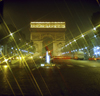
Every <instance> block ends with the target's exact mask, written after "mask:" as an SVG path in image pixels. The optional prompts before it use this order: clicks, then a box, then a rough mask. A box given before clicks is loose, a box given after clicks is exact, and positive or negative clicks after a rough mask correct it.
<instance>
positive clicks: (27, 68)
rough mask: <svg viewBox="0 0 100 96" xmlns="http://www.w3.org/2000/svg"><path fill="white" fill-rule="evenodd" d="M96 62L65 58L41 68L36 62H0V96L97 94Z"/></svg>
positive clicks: (98, 75) (99, 87)
mask: <svg viewBox="0 0 100 96" xmlns="http://www.w3.org/2000/svg"><path fill="white" fill-rule="evenodd" d="M76 62H77V63H76ZM86 62H88V64H86ZM89 62H91V66H89ZM35 64H36V65H35ZM93 64H94V65H95V66H94V65H93ZM99 64H100V63H98V62H94V61H81V60H78V61H76V60H66V62H63V63H57V64H56V66H53V67H41V66H40V64H39V62H38V61H37V62H35V63H33V62H32V61H31V62H30V61H28V62H27V64H24V66H21V67H20V64H19V63H18V62H17V63H15V64H11V65H10V66H9V67H8V66H5V65H1V66H0V67H1V68H0V85H1V86H0V95H2V96H4V95H17V96H18V95H25V96H29V95H33V96H39V95H44V96H100V82H99V81H100V66H99ZM92 65H93V66H92Z"/></svg>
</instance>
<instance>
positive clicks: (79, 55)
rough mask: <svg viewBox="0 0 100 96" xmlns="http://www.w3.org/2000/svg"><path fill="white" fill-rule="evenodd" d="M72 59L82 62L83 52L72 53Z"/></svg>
mask: <svg viewBox="0 0 100 96" xmlns="http://www.w3.org/2000/svg"><path fill="white" fill-rule="evenodd" d="M74 59H77V60H78V59H80V60H83V59H84V52H83V51H78V52H75V53H74Z"/></svg>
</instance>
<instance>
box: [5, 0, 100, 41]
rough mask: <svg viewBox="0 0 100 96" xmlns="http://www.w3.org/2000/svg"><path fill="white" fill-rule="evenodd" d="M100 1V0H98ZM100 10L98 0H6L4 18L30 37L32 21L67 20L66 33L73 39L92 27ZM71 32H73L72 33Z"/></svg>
mask: <svg viewBox="0 0 100 96" xmlns="http://www.w3.org/2000/svg"><path fill="white" fill-rule="evenodd" d="M98 1H99V0H98ZM98 10H100V7H99V4H98V3H97V0H4V19H5V21H6V23H7V24H12V25H13V26H14V27H16V28H17V29H20V28H22V30H21V31H22V32H23V33H25V35H26V37H27V39H29V27H30V26H29V24H30V22H31V21H51V22H52V21H54V22H55V21H65V22H66V28H67V31H66V35H67V36H68V37H69V39H72V36H71V33H72V34H73V36H74V37H76V36H77V35H79V34H80V32H79V30H78V28H77V26H78V27H79V28H80V30H81V31H82V32H85V31H87V30H89V29H91V28H92V24H91V23H90V20H91V16H92V14H93V13H94V12H97V11H98ZM70 32H71V33H70Z"/></svg>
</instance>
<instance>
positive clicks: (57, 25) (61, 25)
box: [30, 22, 65, 28]
mask: <svg viewBox="0 0 100 96" xmlns="http://www.w3.org/2000/svg"><path fill="white" fill-rule="evenodd" d="M30 28H65V22H31V23H30Z"/></svg>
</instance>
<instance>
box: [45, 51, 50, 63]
mask: <svg viewBox="0 0 100 96" xmlns="http://www.w3.org/2000/svg"><path fill="white" fill-rule="evenodd" d="M46 63H48V64H50V56H49V55H48V51H47V52H46Z"/></svg>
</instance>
